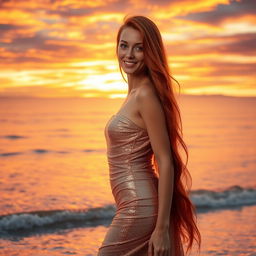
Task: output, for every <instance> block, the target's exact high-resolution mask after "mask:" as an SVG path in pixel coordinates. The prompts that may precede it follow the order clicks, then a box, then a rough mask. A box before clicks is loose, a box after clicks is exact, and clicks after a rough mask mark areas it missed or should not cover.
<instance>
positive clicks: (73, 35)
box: [0, 0, 256, 98]
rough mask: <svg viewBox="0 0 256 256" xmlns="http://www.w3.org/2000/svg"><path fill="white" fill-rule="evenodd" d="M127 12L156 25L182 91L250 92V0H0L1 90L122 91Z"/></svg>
mask: <svg viewBox="0 0 256 256" xmlns="http://www.w3.org/2000/svg"><path fill="white" fill-rule="evenodd" d="M127 14H129V15H146V16H148V17H149V18H151V19H152V20H153V21H154V22H155V23H156V24H157V25H158V26H159V29H160V31H161V33H162V36H163V40H164V44H165V46H166V49H167V53H168V60H169V64H170V68H171V73H172V75H173V77H174V78H175V79H177V80H178V81H179V83H180V85H181V92H182V93H186V94H223V95H234V96H256V15H255V14H256V1H255V0H240V1H228V0H197V1H195V0H171V1H167V0H159V1H154V0H141V1H137V0H104V1H103V0H93V1H90V0H84V1H82V0H77V1H75V0H62V1H61V0H56V1H54V0H52V1H50V0H37V1H35V0H26V1H22V0H20V1H19V0H16V1H15V0H10V1H8V0H0V59H1V61H0V96H34V97H111V98H115V97H124V96H125V95H126V92H127V84H126V83H125V82H124V81H123V79H122V76H121V74H120V72H119V69H118V65H117V60H116V57H115V44H116V33H117V30H118V28H119V26H120V25H121V24H122V21H123V18H124V16H125V15H127ZM174 86H177V85H176V84H175V83H174Z"/></svg>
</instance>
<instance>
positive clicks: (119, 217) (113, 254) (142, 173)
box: [97, 114, 158, 256]
mask: <svg viewBox="0 0 256 256" xmlns="http://www.w3.org/2000/svg"><path fill="white" fill-rule="evenodd" d="M105 138H106V142H107V157H108V164H109V178H110V185H111V189H112V194H113V196H114V199H115V203H116V206H117V211H116V214H115V216H114V218H113V220H112V223H111V224H110V226H109V229H108V231H107V233H106V235H105V238H104V240H103V242H102V245H101V246H100V248H99V251H98V254H97V255H98V256H147V255H148V241H149V239H150V237H151V235H152V232H153V231H154V228H155V224H156V220H157V210H158V192H157V191H158V178H157V175H156V174H155V171H154V168H153V165H152V155H153V151H152V148H151V144H150V140H149V137H148V134H147V130H146V129H144V128H142V127H139V126H138V125H137V124H135V123H134V122H133V121H131V120H130V119H128V118H127V117H126V116H124V115H121V114H117V115H113V116H112V117H111V118H110V120H109V121H108V123H107V124H106V126H105Z"/></svg>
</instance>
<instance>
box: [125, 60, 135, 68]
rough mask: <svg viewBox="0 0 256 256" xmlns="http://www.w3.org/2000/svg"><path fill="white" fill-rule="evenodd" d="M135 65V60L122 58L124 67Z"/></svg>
mask: <svg viewBox="0 0 256 256" xmlns="http://www.w3.org/2000/svg"><path fill="white" fill-rule="evenodd" d="M135 65H136V62H133V61H125V60H124V66H125V67H126V68H132V67H134V66H135Z"/></svg>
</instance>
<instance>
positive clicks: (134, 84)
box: [127, 74, 148, 94]
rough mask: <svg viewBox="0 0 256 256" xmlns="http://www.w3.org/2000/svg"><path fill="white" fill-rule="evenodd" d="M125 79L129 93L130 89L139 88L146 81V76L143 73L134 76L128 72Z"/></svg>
mask: <svg viewBox="0 0 256 256" xmlns="http://www.w3.org/2000/svg"><path fill="white" fill-rule="evenodd" d="M127 79H128V94H129V93H130V92H131V91H132V90H136V89H137V88H139V87H140V86H141V84H142V83H143V82H145V81H147V80H148V77H147V76H146V75H145V74H142V75H136V76H135V75H130V74H128V75H127Z"/></svg>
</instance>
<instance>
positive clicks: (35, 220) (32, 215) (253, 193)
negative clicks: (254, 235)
mask: <svg viewBox="0 0 256 256" xmlns="http://www.w3.org/2000/svg"><path fill="white" fill-rule="evenodd" d="M190 196H191V200H192V201H193V203H194V204H195V206H196V208H197V210H198V211H199V212H200V211H202V212H203V211H205V209H207V210H213V209H223V208H232V207H237V206H246V205H255V204H256V189H255V188H242V187H240V186H232V187H229V188H227V189H225V190H223V191H211V190H196V191H192V192H191V194H190ZM115 211H116V206H115V205H106V206H103V207H96V208H89V209H79V210H66V209H64V210H49V211H34V212H21V213H14V214H9V215H2V216H0V234H4V233H5V232H12V231H16V230H31V229H34V228H40V227H43V228H46V229H47V228H53V227H54V228H57V229H58V228H61V227H64V226H65V227H74V226H95V225H96V226H97V225H99V224H103V223H104V220H111V219H112V218H113V217H114V215H115Z"/></svg>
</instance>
